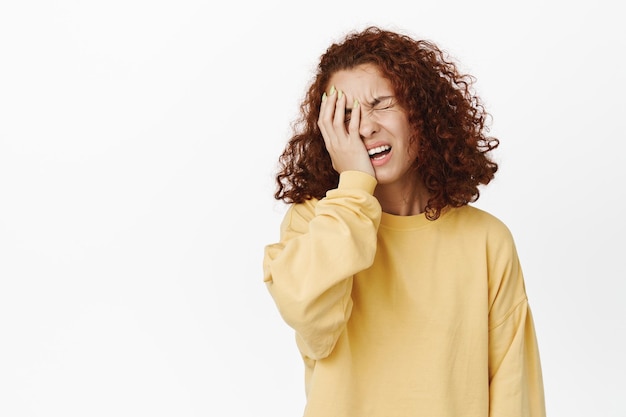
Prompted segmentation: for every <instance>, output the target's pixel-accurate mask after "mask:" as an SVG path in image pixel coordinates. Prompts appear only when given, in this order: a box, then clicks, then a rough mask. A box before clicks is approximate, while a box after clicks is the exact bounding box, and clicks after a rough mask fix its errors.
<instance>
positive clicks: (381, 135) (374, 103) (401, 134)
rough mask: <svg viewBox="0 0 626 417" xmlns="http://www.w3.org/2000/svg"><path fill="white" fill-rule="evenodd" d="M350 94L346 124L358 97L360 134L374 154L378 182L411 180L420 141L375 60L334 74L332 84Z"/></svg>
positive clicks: (372, 155)
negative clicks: (412, 140)
mask: <svg viewBox="0 0 626 417" xmlns="http://www.w3.org/2000/svg"><path fill="white" fill-rule="evenodd" d="M330 86H334V87H335V88H336V89H337V90H340V91H342V92H343V94H345V95H346V99H347V100H346V103H347V105H346V116H345V118H346V126H347V123H348V120H349V119H350V114H351V112H352V107H353V103H354V100H358V102H359V109H360V111H361V122H360V125H359V134H360V136H361V139H362V140H363V143H364V144H365V147H366V149H367V150H368V153H369V155H370V161H371V163H372V166H373V167H374V171H375V173H376V179H377V180H378V186H379V187H380V186H385V185H391V184H397V185H400V184H401V183H403V182H410V181H411V178H410V177H409V176H408V175H407V173H408V172H409V169H410V167H411V164H412V163H413V161H414V160H415V158H416V154H417V144H416V143H413V144H411V143H409V137H410V133H411V130H410V125H409V120H408V116H407V114H406V111H405V110H404V109H403V108H402V107H401V106H400V105H399V104H398V102H397V99H396V97H395V93H394V90H393V88H392V86H391V83H390V82H389V80H388V79H386V78H384V77H383V76H382V74H381V73H380V71H379V70H378V68H377V67H376V66H375V65H373V64H363V65H359V66H357V67H355V68H352V69H349V70H341V71H338V72H336V73H335V74H333V76H332V77H331V78H330V81H329V87H330Z"/></svg>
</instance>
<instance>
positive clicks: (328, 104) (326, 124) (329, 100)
mask: <svg viewBox="0 0 626 417" xmlns="http://www.w3.org/2000/svg"><path fill="white" fill-rule="evenodd" d="M336 101H337V93H336V90H335V87H334V86H332V87H331V88H330V91H329V92H328V94H326V93H324V95H323V96H322V104H321V106H320V114H319V116H318V120H317V125H318V127H319V128H320V131H321V133H322V136H323V137H324V140H325V141H326V142H327V141H328V139H329V137H328V134H329V133H331V132H332V124H333V116H334V114H335V103H336Z"/></svg>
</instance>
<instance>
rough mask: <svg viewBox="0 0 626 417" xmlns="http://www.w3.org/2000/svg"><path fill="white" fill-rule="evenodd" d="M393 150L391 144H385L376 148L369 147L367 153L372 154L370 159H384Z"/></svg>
mask: <svg viewBox="0 0 626 417" xmlns="http://www.w3.org/2000/svg"><path fill="white" fill-rule="evenodd" d="M390 151H391V146H389V145H383V146H377V147H375V148H372V149H369V150H368V151H367V153H368V154H369V156H370V159H374V160H376V159H382V158H384V157H385V156H386V155H387V154H388V153H389V152H390Z"/></svg>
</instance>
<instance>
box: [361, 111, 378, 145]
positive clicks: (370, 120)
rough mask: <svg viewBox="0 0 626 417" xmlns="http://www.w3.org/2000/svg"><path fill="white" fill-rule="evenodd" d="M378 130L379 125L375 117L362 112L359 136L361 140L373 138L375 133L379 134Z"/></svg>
mask: <svg viewBox="0 0 626 417" xmlns="http://www.w3.org/2000/svg"><path fill="white" fill-rule="evenodd" d="M378 129H379V127H378V123H377V122H376V120H375V119H374V117H373V115H372V114H371V113H370V112H368V111H361V120H360V123H359V135H360V136H361V139H367V138H371V137H372V135H373V134H374V133H376V132H378Z"/></svg>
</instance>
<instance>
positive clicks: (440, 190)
mask: <svg viewBox="0 0 626 417" xmlns="http://www.w3.org/2000/svg"><path fill="white" fill-rule="evenodd" d="M361 64H374V65H376V66H377V67H378V69H379V70H380V71H381V73H382V74H383V76H384V77H385V78H387V79H389V81H390V82H391V85H392V87H393V89H394V91H395V96H396V98H397V100H398V103H399V104H400V105H401V106H402V108H404V109H405V110H406V112H407V116H408V120H409V123H410V125H411V130H412V131H413V132H414V134H413V136H412V137H411V138H410V140H411V141H418V142H419V147H418V154H417V158H416V160H415V161H414V163H413V168H414V170H413V172H414V175H418V176H419V177H420V178H421V180H422V181H423V183H424V185H425V186H426V188H427V189H428V191H429V192H430V195H431V198H430V199H429V200H428V203H427V205H426V216H427V217H428V218H429V219H431V220H434V219H436V218H438V217H439V215H440V214H441V210H442V209H443V208H444V207H446V206H452V207H460V206H463V205H466V204H468V203H470V202H474V201H476V200H477V199H478V197H479V196H480V192H479V190H478V186H479V185H481V184H483V185H486V184H488V183H489V182H490V181H491V180H492V179H493V177H494V174H495V172H496V171H497V169H498V165H497V163H495V162H494V161H493V160H491V159H490V158H489V156H488V152H490V151H491V150H493V149H495V148H496V147H497V146H498V145H499V140H498V139H497V138H494V137H488V136H486V135H485V132H486V131H488V128H487V126H486V120H487V117H488V116H489V115H488V113H486V111H485V108H484V107H483V105H482V103H481V101H480V99H479V98H478V97H477V96H476V95H475V94H474V92H473V88H472V86H473V82H474V81H475V79H474V78H473V77H472V76H470V75H467V74H461V73H460V72H459V70H458V68H457V66H456V65H455V63H454V62H452V61H451V60H450V59H449V58H448V57H447V55H446V54H445V53H444V52H443V51H442V50H440V49H439V48H438V47H437V46H436V45H435V44H433V43H432V42H429V41H426V40H415V39H413V38H411V37H409V36H407V35H403V34H400V33H396V32H391V31H387V30H383V29H380V28H377V27H368V28H366V29H365V30H363V31H361V32H353V33H350V34H348V35H347V36H346V37H345V38H344V40H343V41H342V42H341V43H335V44H333V45H331V46H330V47H329V48H328V49H327V50H326V52H325V53H324V54H323V55H322V56H321V59H320V62H319V65H318V67H317V73H316V75H315V78H314V80H313V82H312V84H311V85H310V87H309V89H308V92H307V93H306V96H305V98H304V101H303V102H302V104H301V106H300V111H301V115H300V118H299V119H298V120H297V121H296V122H295V123H294V125H293V126H292V127H293V132H294V134H293V136H292V137H291V139H290V140H289V142H288V144H287V146H286V148H285V150H284V151H283V153H282V155H281V156H280V158H279V166H280V168H279V172H278V174H277V176H276V182H277V183H278V188H277V191H276V192H275V194H274V197H275V198H276V199H277V200H283V201H284V202H286V203H301V202H303V201H305V200H308V199H311V198H317V199H321V198H323V197H324V196H325V195H326V192H327V191H328V190H330V189H333V188H336V187H337V185H338V182H339V174H338V173H337V172H336V171H335V170H334V169H333V166H332V162H331V159H330V155H329V154H328V152H327V150H326V146H325V144H324V140H323V138H322V134H321V132H320V130H319V127H318V125H317V120H318V116H319V109H320V105H321V100H322V94H323V93H324V91H326V89H327V87H328V82H329V80H330V78H331V77H332V75H333V74H334V73H336V72H337V71H341V70H349V69H352V68H354V67H356V66H359V65H361Z"/></svg>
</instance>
